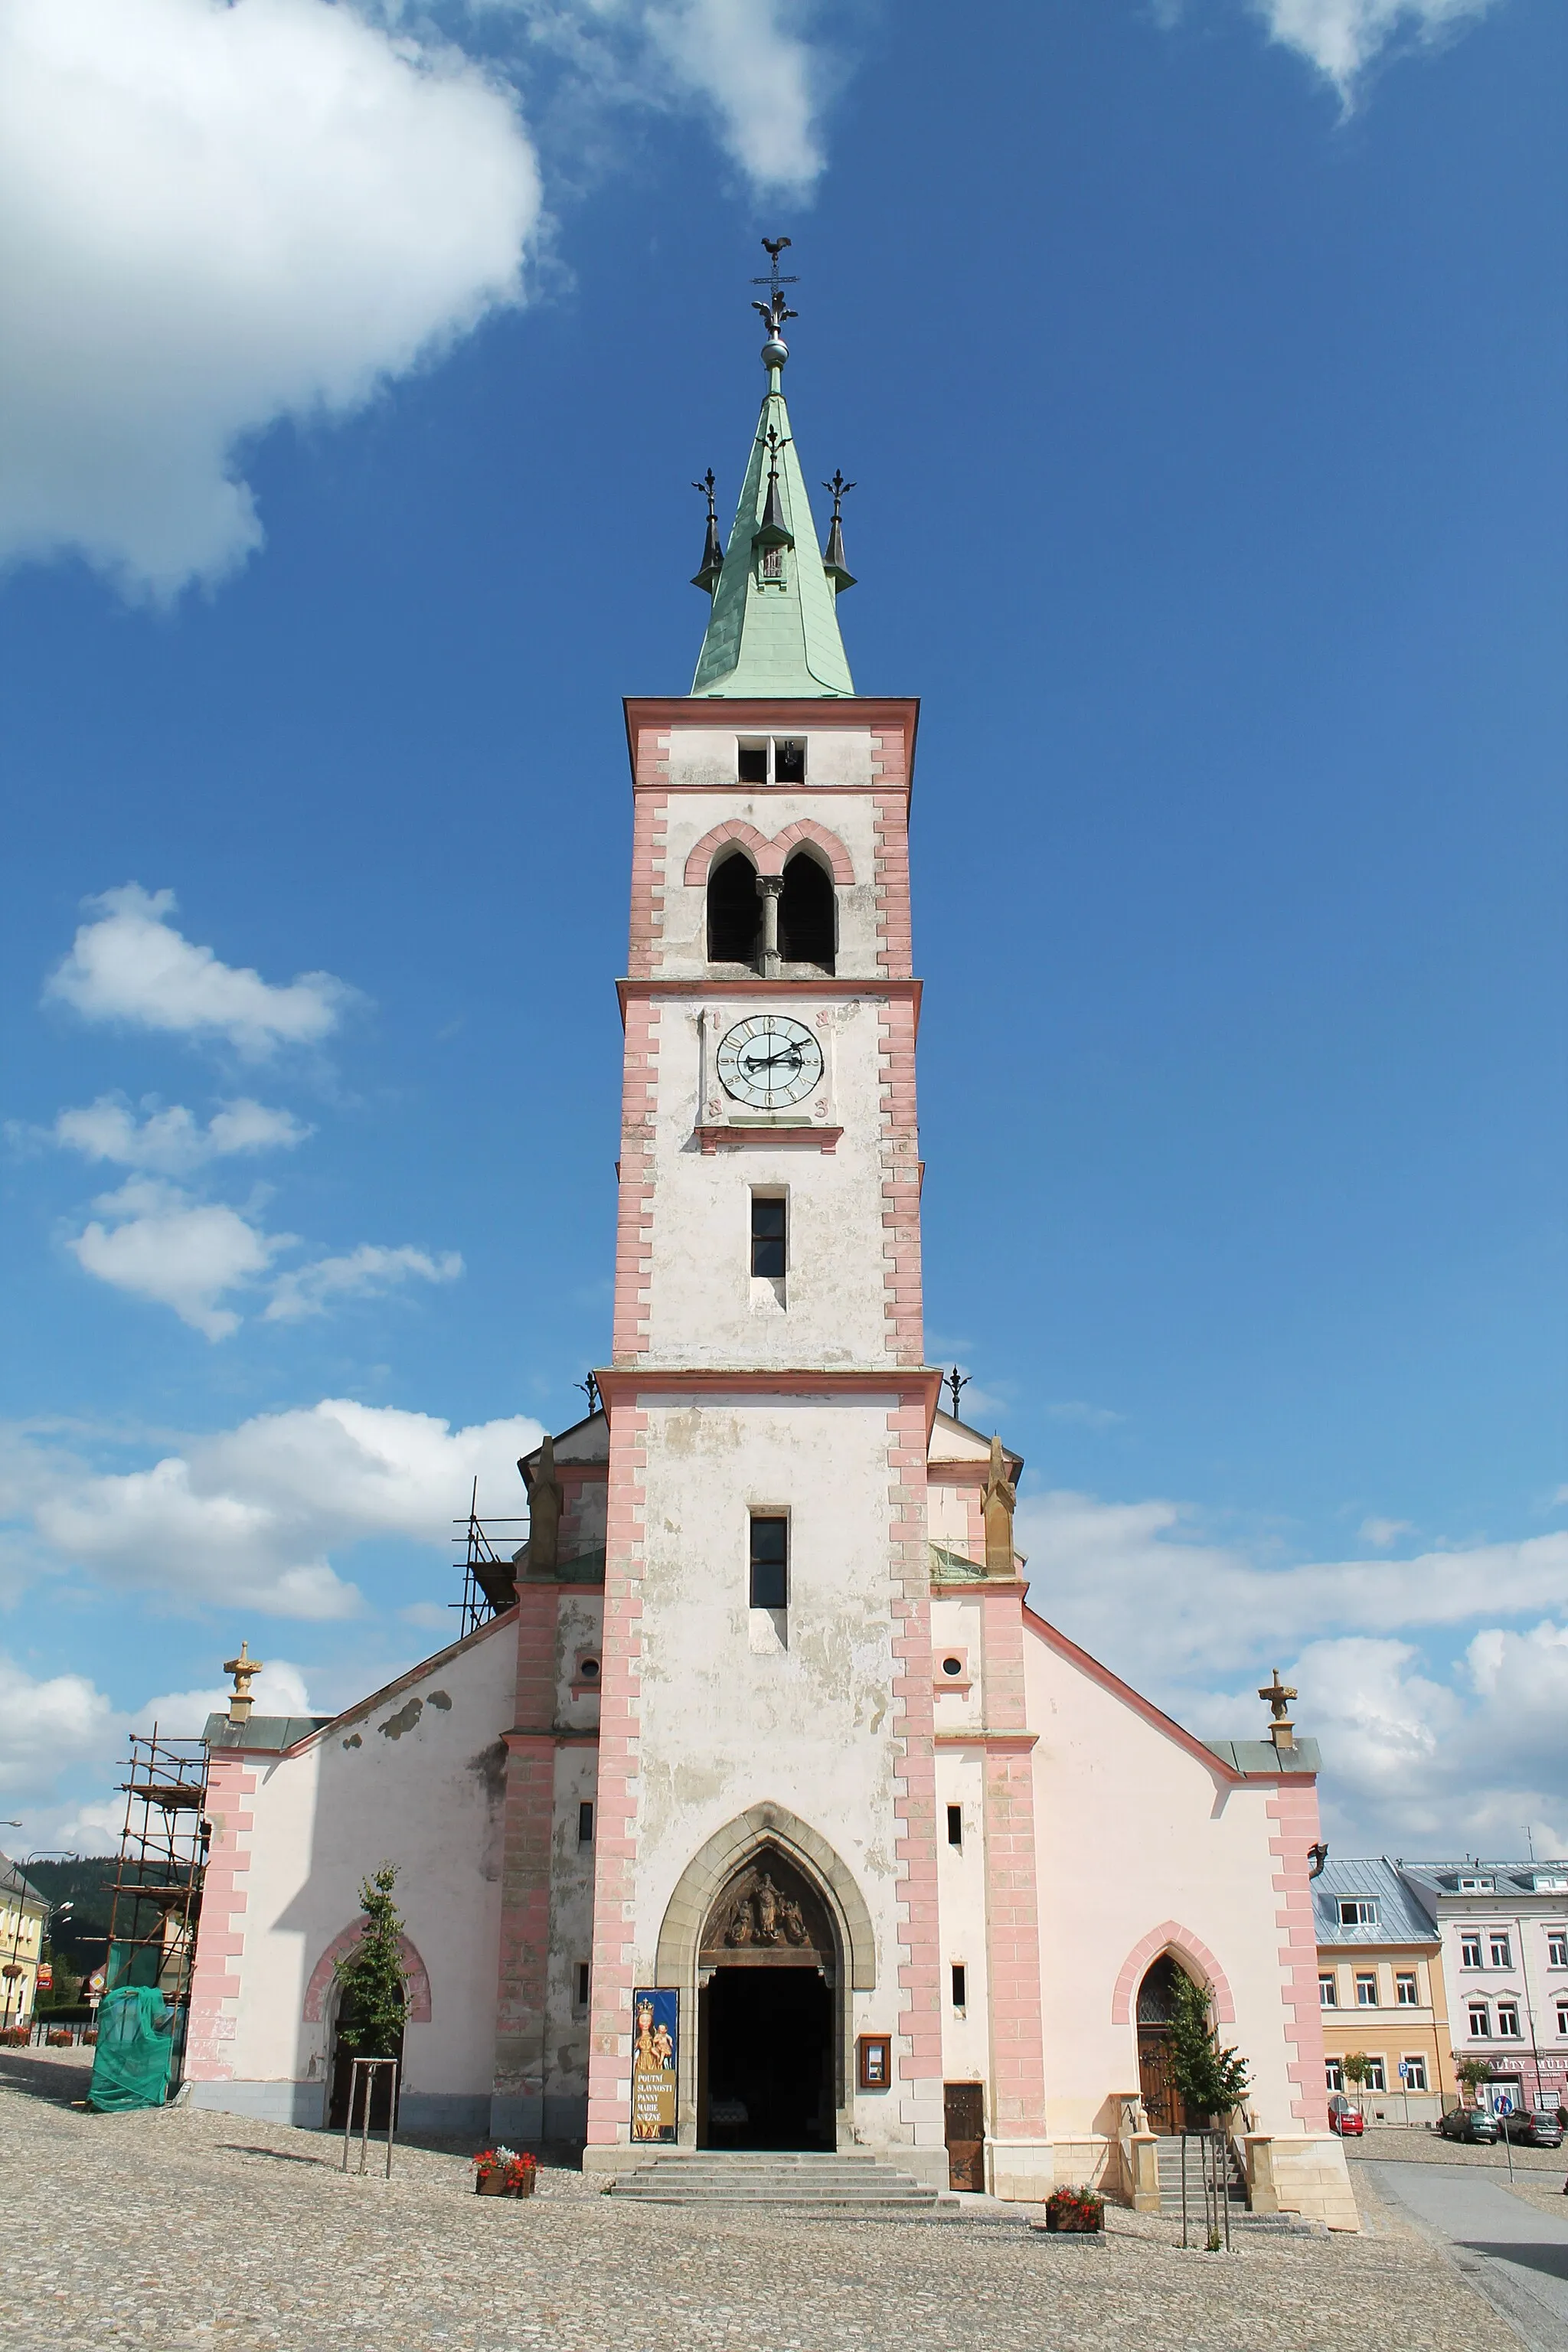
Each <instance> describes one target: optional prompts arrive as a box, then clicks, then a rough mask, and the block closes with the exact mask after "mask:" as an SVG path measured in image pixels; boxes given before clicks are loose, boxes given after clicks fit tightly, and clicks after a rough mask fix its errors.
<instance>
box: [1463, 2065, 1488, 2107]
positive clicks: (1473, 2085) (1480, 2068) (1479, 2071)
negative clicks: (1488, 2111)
mask: <svg viewBox="0 0 1568 2352" xmlns="http://www.w3.org/2000/svg"><path fill="white" fill-rule="evenodd" d="M1454 2076H1455V2080H1456V2081H1457V2082H1459V2083H1462V2084H1463V2085H1464V2087H1465V2089H1466V2090H1467V2091H1468V2093H1469V2095H1470V2103H1471V2105H1473V2106H1479V2105H1480V2092H1481V2085H1482V2084H1483V2083H1489V2082H1490V2081H1491V2078H1492V2070H1491V2068H1490V2067H1489V2065H1488V2063H1487V2062H1486V2060H1485V2059H1484V2058H1461V2059H1460V2060H1459V2062H1458V2065H1457V2066H1456V2067H1455V2069H1454Z"/></svg>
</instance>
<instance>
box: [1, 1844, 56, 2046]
mask: <svg viewBox="0 0 1568 2352" xmlns="http://www.w3.org/2000/svg"><path fill="white" fill-rule="evenodd" d="M48 1918H49V1906H48V1904H47V1901H46V1900H45V1898H44V1896H43V1895H40V1894H39V1893H38V1890H37V1887H36V1886H33V1885H30V1884H29V1883H28V1881H27V1880H26V1879H25V1878H24V1877H23V1875H22V1874H21V1872H20V1871H19V1870H18V1869H17V1867H16V1864H15V1863H13V1862H8V1861H7V1860H6V1859H5V1855H4V1854H0V2026H17V2025H26V2024H29V2023H30V2022H31V2021H32V2015H33V2011H34V2009H35V2008H36V2006H37V1998H38V1961H39V1958H40V1957H41V1955H42V1952H43V1948H44V1931H45V1929H46V1927H47V1926H48Z"/></svg>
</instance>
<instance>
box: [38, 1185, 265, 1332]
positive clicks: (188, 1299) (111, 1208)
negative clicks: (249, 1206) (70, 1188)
mask: <svg viewBox="0 0 1568 2352" xmlns="http://www.w3.org/2000/svg"><path fill="white" fill-rule="evenodd" d="M93 1207H94V1208H95V1209H97V1210H98V1212H99V1215H98V1217H95V1218H94V1219H93V1221H92V1223H90V1224H89V1225H88V1226H86V1227H85V1229H84V1230H83V1231H82V1232H81V1233H79V1234H77V1236H76V1238H75V1239H74V1240H73V1241H72V1242H71V1243H70V1244H69V1247H70V1249H71V1251H72V1253H73V1255H75V1257H76V1259H77V1262H78V1264H79V1265H80V1266H81V1267H82V1269H83V1271H84V1272H85V1273H88V1274H92V1275H96V1276H98V1279H99V1280H100V1282H108V1283H111V1284H112V1285H113V1286H114V1287H115V1289H116V1290H128V1291H130V1292H131V1293H132V1296H133V1297H138V1298H150V1299H153V1300H155V1301H156V1302H157V1303H158V1304H159V1305H160V1306H163V1307H173V1308H174V1312H175V1314H176V1315H177V1316H178V1317H179V1318H180V1320H181V1322H182V1323H188V1324H189V1325H190V1326H191V1328H192V1329H193V1330H194V1331H200V1332H203V1333H204V1334H205V1337H206V1338H207V1339H227V1338H228V1336H229V1334H230V1333H231V1332H233V1331H237V1329H238V1328H239V1317H238V1315H237V1313H236V1312H235V1311H234V1309H233V1308H232V1307H221V1306H219V1304H218V1301H219V1300H220V1299H221V1298H222V1297H223V1296H224V1294H225V1293H226V1291H230V1290H234V1289H236V1288H237V1287H238V1286H240V1285H241V1284H244V1283H250V1282H254V1281H256V1280H257V1279H258V1277H259V1276H262V1275H264V1274H266V1273H267V1272H268V1269H269V1267H270V1265H271V1263H272V1260H273V1258H274V1257H275V1256H276V1255H277V1254H278V1252H279V1250H283V1249H289V1248H291V1247H292V1246H293V1235H292V1234H265V1233H262V1232H261V1231H260V1229H259V1228H258V1226H256V1225H253V1224H251V1223H248V1222H247V1219H246V1218H244V1217H242V1216H241V1215H240V1213H239V1212H238V1210H237V1209H231V1208H228V1207H226V1205H225V1204H224V1203H223V1202H216V1201H207V1202H202V1201H193V1200H192V1198H191V1196H190V1194H189V1193H188V1192H181V1191H180V1190H179V1188H178V1187H177V1186H176V1185H174V1184H169V1183H166V1182H164V1181H163V1180H162V1179H161V1178H158V1177H155V1176H132V1178H131V1179H130V1180H129V1181H127V1182H126V1183H124V1184H122V1185H121V1187H120V1190H119V1191H118V1192H105V1193H104V1194H102V1195H101V1197H100V1199H98V1200H96V1201H95V1202H93ZM104 1217H108V1218H109V1219H110V1220H111V1222H110V1223H108V1224H105V1223H102V1222H101V1220H102V1219H103V1218H104Z"/></svg>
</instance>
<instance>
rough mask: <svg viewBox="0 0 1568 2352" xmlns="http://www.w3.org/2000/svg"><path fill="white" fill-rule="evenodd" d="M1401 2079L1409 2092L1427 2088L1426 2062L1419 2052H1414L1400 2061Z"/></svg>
mask: <svg viewBox="0 0 1568 2352" xmlns="http://www.w3.org/2000/svg"><path fill="white" fill-rule="evenodd" d="M1399 2078H1400V2080H1401V2082H1402V2083H1403V2084H1404V2085H1405V2089H1406V2090H1407V2091H1424V2090H1425V2089H1426V2059H1425V2058H1423V2056H1422V2055H1421V2053H1420V2051H1419V2050H1413V2051H1411V2052H1410V2053H1409V2054H1408V2056H1406V2057H1405V2058H1404V2059H1402V2060H1401V2061H1400V2066H1399Z"/></svg>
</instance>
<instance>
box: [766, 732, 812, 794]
mask: <svg viewBox="0 0 1568 2352" xmlns="http://www.w3.org/2000/svg"><path fill="white" fill-rule="evenodd" d="M773 782H774V783H775V784H804V783H805V744H804V743H800V742H792V741H790V740H787V739H782V740H781V739H775V740H774V743H773Z"/></svg>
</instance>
